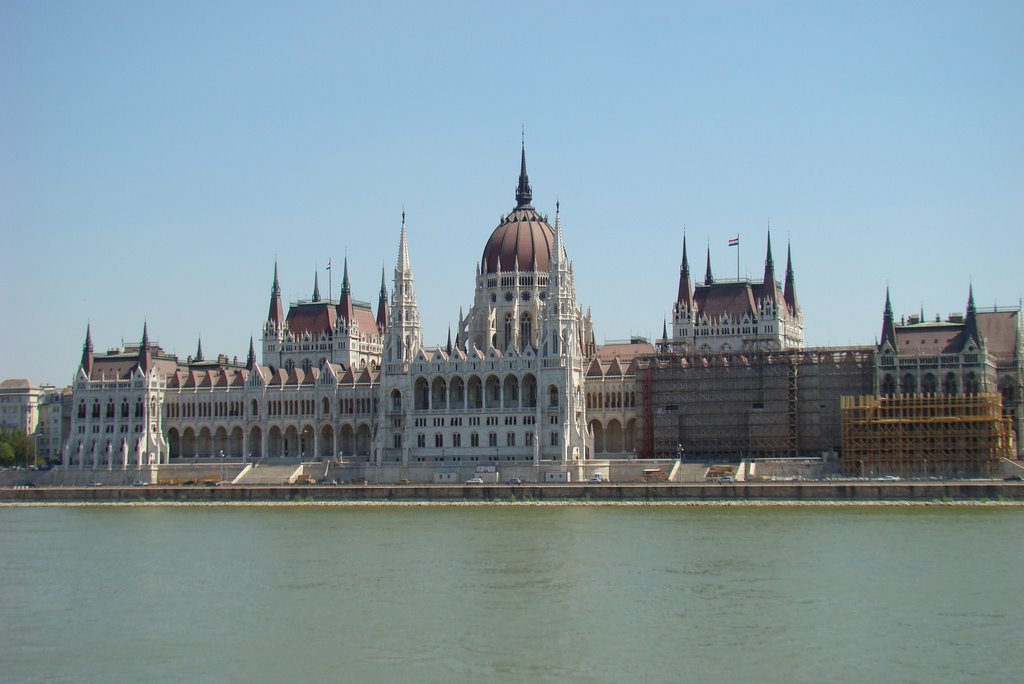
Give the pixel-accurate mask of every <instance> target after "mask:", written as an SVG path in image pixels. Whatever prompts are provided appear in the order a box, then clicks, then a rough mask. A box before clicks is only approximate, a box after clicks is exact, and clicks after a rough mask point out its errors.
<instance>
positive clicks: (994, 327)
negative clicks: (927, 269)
mask: <svg viewBox="0 0 1024 684" xmlns="http://www.w3.org/2000/svg"><path fill="white" fill-rule="evenodd" d="M1022 362H1024V323H1022V321H1021V310H1020V307H1016V308H992V309H988V310H984V311H982V310H979V309H978V308H977V307H976V306H975V304H974V289H973V287H972V288H970V290H969V292H968V296H967V313H966V314H951V315H950V316H949V317H948V318H947V320H945V321H943V320H941V317H936V318H935V320H933V321H926V320H924V315H923V314H918V315H914V316H910V317H909V319H908V318H904V319H902V320H900V321H899V322H896V321H895V319H894V317H893V311H892V302H891V301H890V299H889V292H888V290H886V293H885V310H884V313H883V315H882V336H881V340H880V342H879V344H878V353H877V354H876V356H875V391H876V393H877V394H879V395H882V396H896V395H908V396H914V395H926V396H927V395H935V396H938V395H956V394H981V393H985V392H995V393H998V394H999V395H1000V396H1001V398H1002V404H1003V414H1004V415H1005V416H1007V417H1008V418H1010V421H1011V424H1012V428H1013V433H1014V438H1015V442H1016V445H1017V449H1018V453H1021V454H1024V449H1022V445H1021V443H1020V437H1021V434H1022V430H1024V423H1022V414H1024V401H1022V397H1021V395H1022V390H1024V365H1022Z"/></svg>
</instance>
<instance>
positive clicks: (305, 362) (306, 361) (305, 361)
mask: <svg viewBox="0 0 1024 684" xmlns="http://www.w3.org/2000/svg"><path fill="white" fill-rule="evenodd" d="M311 366H312V364H311V363H310V362H309V359H302V370H303V372H305V373H308V372H309V369H310V367H311Z"/></svg>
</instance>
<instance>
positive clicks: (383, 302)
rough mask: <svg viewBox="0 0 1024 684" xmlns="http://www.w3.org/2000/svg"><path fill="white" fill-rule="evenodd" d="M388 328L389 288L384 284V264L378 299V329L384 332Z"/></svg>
mask: <svg viewBox="0 0 1024 684" xmlns="http://www.w3.org/2000/svg"><path fill="white" fill-rule="evenodd" d="M387 327H388V288H387V286H386V285H385V284H384V264H381V266H380V295H379V296H378V298H377V328H378V329H379V330H380V331H381V332H384V330H385V328H387Z"/></svg>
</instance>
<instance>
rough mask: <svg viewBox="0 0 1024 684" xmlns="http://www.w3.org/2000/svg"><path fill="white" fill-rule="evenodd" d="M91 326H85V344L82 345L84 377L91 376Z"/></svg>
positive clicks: (87, 324)
mask: <svg viewBox="0 0 1024 684" xmlns="http://www.w3.org/2000/svg"><path fill="white" fill-rule="evenodd" d="M92 359H93V350H92V325H91V324H89V323H86V325H85V344H83V345H82V363H81V364H80V365H81V366H82V370H83V371H85V374H86V375H90V376H91V375H92Z"/></svg>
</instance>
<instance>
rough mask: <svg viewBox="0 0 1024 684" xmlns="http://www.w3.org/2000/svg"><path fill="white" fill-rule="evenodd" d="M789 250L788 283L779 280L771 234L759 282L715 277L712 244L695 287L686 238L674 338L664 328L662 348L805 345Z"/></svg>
mask: <svg viewBox="0 0 1024 684" xmlns="http://www.w3.org/2000/svg"><path fill="white" fill-rule="evenodd" d="M786 251H787V255H786V280H785V286H784V287H783V286H781V285H780V284H779V282H778V281H777V280H776V279H775V260H774V259H773V258H772V237H771V233H769V234H768V247H767V254H766V256H765V262H764V278H763V279H762V280H761V282H755V281H751V280H745V279H744V280H716V279H715V277H714V275H712V272H711V248H710V247H709V248H708V260H707V268H706V270H705V273H704V284H703V285H699V284H698V285H697V286H696V287H694V286H693V284H692V281H691V279H690V263H689V259H688V258H687V254H686V238H685V237H683V261H682V264H681V265H680V267H679V291H678V293H677V295H676V301H675V303H673V305H672V337H668V330H667V329H666V330H665V331H664V332H663V334H662V337H663V340H662V342H661V347H662V349H664V350H665V351H674V352H679V353H683V354H688V353H697V354H709V353H712V354H715V353H724V352H740V351H754V350H769V349H776V350H779V349H799V348H801V347H803V346H804V319H803V313H802V312H801V311H800V307H799V305H798V304H797V299H796V280H795V277H794V275H793V259H792V253H791V252H790V250H789V249H788V248H787V250H786Z"/></svg>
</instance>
